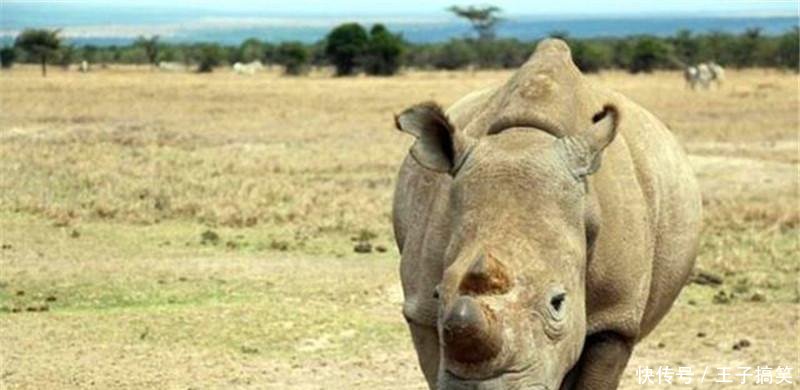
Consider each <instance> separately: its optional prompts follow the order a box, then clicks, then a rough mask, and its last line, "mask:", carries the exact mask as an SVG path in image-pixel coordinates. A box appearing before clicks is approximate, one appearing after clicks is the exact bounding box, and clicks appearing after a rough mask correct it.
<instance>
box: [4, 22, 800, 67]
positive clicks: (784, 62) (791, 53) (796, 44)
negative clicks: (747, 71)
mask: <svg viewBox="0 0 800 390" xmlns="http://www.w3.org/2000/svg"><path fill="white" fill-rule="evenodd" d="M798 48H800V28H798V27H795V28H793V29H792V30H791V31H789V32H787V33H785V34H783V35H782V36H781V37H780V39H779V40H778V45H777V47H776V53H775V65H777V66H780V67H782V68H789V69H793V70H794V71H795V72H800V50H799V49H798ZM3 63H5V61H4V62H3Z"/></svg>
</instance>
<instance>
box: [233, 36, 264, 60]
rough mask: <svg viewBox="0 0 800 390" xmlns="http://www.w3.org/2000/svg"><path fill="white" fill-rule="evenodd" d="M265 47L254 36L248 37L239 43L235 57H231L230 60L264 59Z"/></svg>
mask: <svg viewBox="0 0 800 390" xmlns="http://www.w3.org/2000/svg"><path fill="white" fill-rule="evenodd" d="M265 53H266V51H265V47H264V43H263V42H261V41H260V40H258V39H256V38H248V39H247V40H245V41H244V42H242V44H241V45H239V49H238V50H237V51H236V56H235V57H236V58H234V59H233V61H231V62H237V61H239V62H244V63H249V62H253V61H261V60H264V59H265V58H264V56H265Z"/></svg>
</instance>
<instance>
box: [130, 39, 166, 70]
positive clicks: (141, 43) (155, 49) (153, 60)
mask: <svg viewBox="0 0 800 390" xmlns="http://www.w3.org/2000/svg"><path fill="white" fill-rule="evenodd" d="M158 39H159V37H158V35H153V36H152V37H150V38H146V37H144V36H140V37H139V38H138V39H137V40H136V42H134V46H138V47H141V48H142V49H143V50H144V54H145V56H147V62H149V63H150V65H153V66H155V65H156V64H157V63H158V53H159V52H160V49H161V47H160V45H159V44H158Z"/></svg>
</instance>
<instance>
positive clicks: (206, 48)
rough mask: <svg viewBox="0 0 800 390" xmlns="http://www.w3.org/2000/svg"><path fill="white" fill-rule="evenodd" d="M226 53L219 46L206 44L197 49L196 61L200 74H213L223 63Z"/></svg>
mask: <svg viewBox="0 0 800 390" xmlns="http://www.w3.org/2000/svg"><path fill="white" fill-rule="evenodd" d="M222 57H224V53H223V51H222V48H220V47H219V45H217V44H213V43H205V44H201V45H198V46H197V47H196V48H195V53H194V59H195V61H197V64H198V66H197V72H198V73H211V72H213V71H214V67H215V66H217V65H219V64H220V63H221V62H222Z"/></svg>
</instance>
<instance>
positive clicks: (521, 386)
mask: <svg viewBox="0 0 800 390" xmlns="http://www.w3.org/2000/svg"><path fill="white" fill-rule="evenodd" d="M526 374H527V372H526V370H513V371H502V372H498V373H496V374H494V375H492V376H490V377H486V378H480V379H475V378H464V377H461V376H458V375H456V374H454V373H453V372H451V371H450V370H445V371H444V373H443V375H442V377H440V379H439V386H438V388H439V389H440V390H551V389H550V388H549V387H548V386H546V385H544V384H541V383H527V381H526V380H525V378H524V377H525V375H526Z"/></svg>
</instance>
